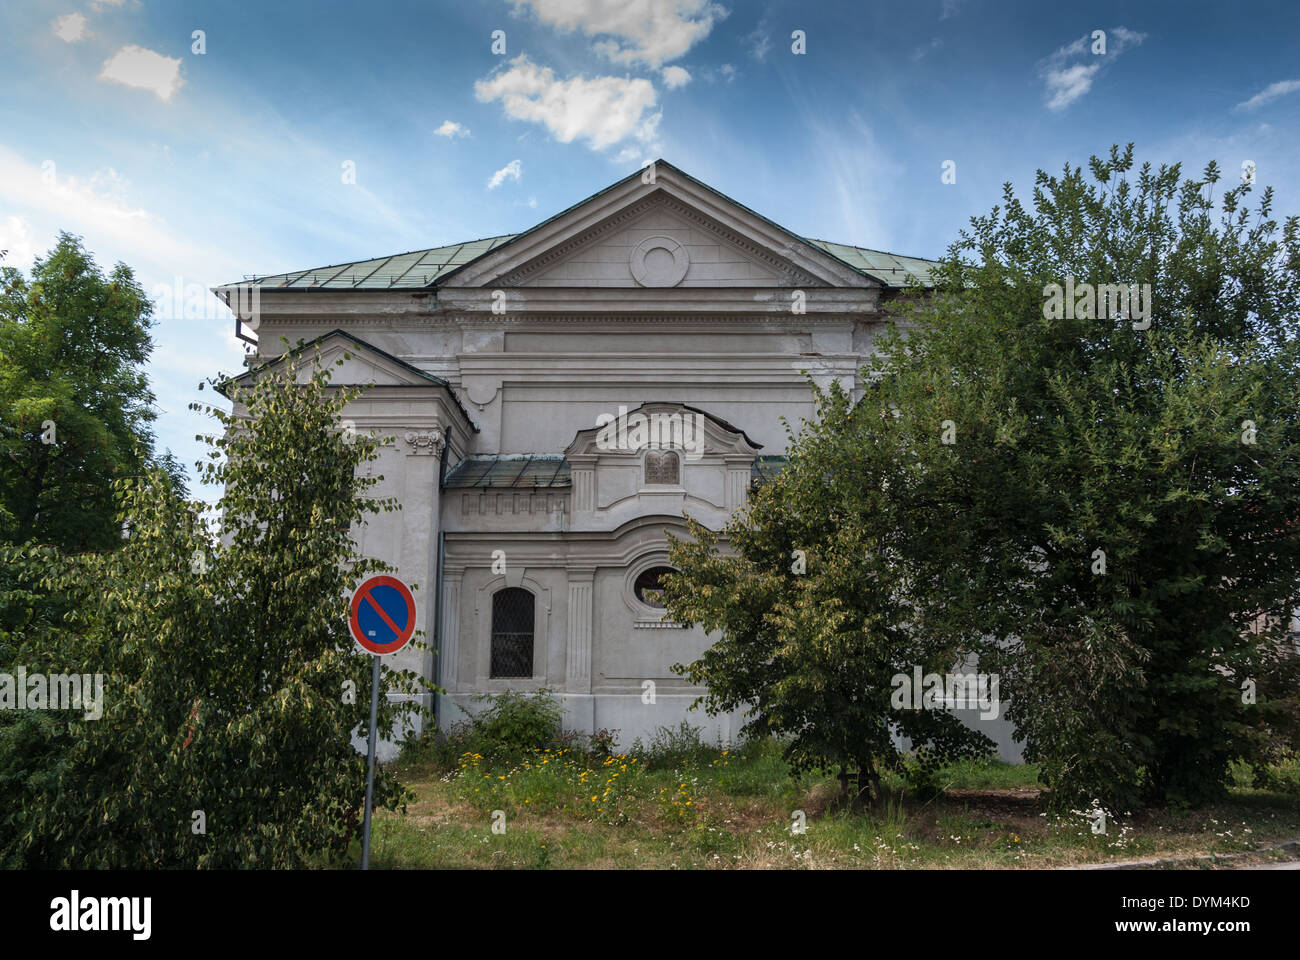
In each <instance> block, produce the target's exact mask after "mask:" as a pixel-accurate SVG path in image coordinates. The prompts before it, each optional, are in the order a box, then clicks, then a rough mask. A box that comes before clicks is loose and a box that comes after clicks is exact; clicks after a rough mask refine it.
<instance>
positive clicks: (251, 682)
mask: <svg viewBox="0 0 1300 960" xmlns="http://www.w3.org/2000/svg"><path fill="white" fill-rule="evenodd" d="M328 378H329V371H328V369H327V368H324V367H322V366H320V365H319V363H318V364H317V365H316V366H315V367H314V368H311V367H308V366H307V363H306V362H303V363H301V364H300V363H299V362H298V361H296V360H293V359H290V360H289V361H287V362H286V364H285V366H284V368H283V369H282V370H281V371H279V372H277V371H276V370H274V369H269V368H265V369H264V370H263V371H262V373H261V374H260V376H259V377H258V378H257V379H255V380H254V381H253V382H252V383H250V384H248V385H246V386H238V387H236V386H231V388H230V394H231V396H232V397H233V399H234V400H235V401H236V407H235V410H236V412H233V413H227V412H224V411H222V410H220V409H216V408H212V407H208V408H206V409H207V411H208V412H209V413H210V414H211V415H212V416H214V417H215V418H216V419H217V421H218V422H219V423H220V425H221V426H222V427H223V428H224V433H223V434H222V435H220V436H216V437H208V438H204V439H206V441H207V443H208V444H209V446H210V448H211V449H210V452H209V460H208V462H207V463H206V464H205V465H204V467H203V471H202V472H203V475H204V478H205V479H207V480H209V481H212V482H215V483H219V484H222V485H223V486H224V494H223V496H222V498H221V500H220V501H219V503H218V507H219V509H220V511H221V515H222V522H221V536H220V538H219V539H214V538H212V537H211V536H210V535H209V532H208V530H207V528H206V525H205V524H204V522H203V516H202V510H201V508H202V504H199V503H187V502H186V501H184V500H183V499H181V498H180V497H179V496H177V495H175V493H174V491H173V490H172V488H171V486H170V484H169V483H168V481H167V479H166V477H165V476H164V475H163V474H162V472H161V471H160V470H158V469H154V470H151V471H149V472H147V473H146V474H145V475H144V476H141V477H132V478H126V479H121V480H118V481H116V482H115V490H116V492H117V494H118V497H119V504H120V514H119V519H120V521H121V522H122V523H125V524H126V529H127V530H128V536H127V538H126V539H125V541H124V542H123V543H122V544H121V546H120V548H119V549H117V550H115V551H111V552H107V553H103V554H95V555H82V556H77V557H73V558H69V559H65V560H61V561H60V558H58V557H57V556H51V555H50V554H49V553H45V554H42V553H40V551H38V550H36V549H33V548H25V549H14V548H10V549H9V557H8V558H7V559H8V561H9V562H11V563H16V564H19V565H23V567H24V569H25V571H26V573H27V575H28V579H31V580H35V581H38V584H39V586H41V587H43V588H44V589H47V590H50V591H53V592H57V593H61V594H63V595H64V596H67V597H70V598H73V600H74V602H73V603H72V604H71V612H70V613H69V615H68V617H67V618H66V619H65V621H64V622H63V623H60V624H58V625H55V626H52V627H49V628H47V629H42V630H40V631H39V632H36V633H29V634H28V635H27V636H25V637H24V638H22V640H21V641H20V645H19V650H18V659H19V661H20V662H23V663H25V664H26V665H27V668H28V670H29V671H35V670H45V671H47V672H50V673H60V672H74V671H75V672H79V673H89V674H94V673H101V674H103V675H104V709H103V716H102V718H100V719H98V720H84V719H81V718H80V716H79V715H75V716H65V715H58V716H57V720H58V722H59V724H60V725H61V728H62V729H61V730H59V731H57V732H56V733H55V736H62V737H66V740H67V742H66V744H65V745H64V749H63V750H62V754H61V756H62V761H61V764H60V765H59V766H58V768H57V770H55V771H54V772H53V774H51V771H50V770H49V769H48V768H45V769H40V768H37V772H36V773H34V774H30V775H28V776H27V777H26V779H25V780H23V781H21V782H15V781H14V780H12V779H11V780H10V781H9V782H7V783H6V782H5V781H3V780H0V789H3V790H4V791H5V792H6V793H8V794H9V796H6V797H5V798H4V809H5V810H6V814H5V816H6V818H7V820H8V822H7V823H4V824H3V826H2V828H0V845H3V844H8V845H9V848H8V851H7V852H8V854H9V856H10V858H11V859H14V858H16V859H18V860H19V861H20V862H25V863H28V864H32V865H41V866H79V867H100V868H120V867H176V866H183V867H236V866H243V867H248V866H263V867H266V866H294V865H301V864H303V863H305V862H309V861H312V860H314V859H316V858H319V857H322V856H325V857H337V856H340V855H342V854H343V853H344V851H346V849H347V847H348V844H349V842H350V840H351V839H352V837H353V834H354V833H355V831H356V829H357V828H358V826H359V824H360V822H361V813H362V806H363V802H364V794H365V757H364V755H362V754H360V753H358V752H357V750H356V749H355V748H354V746H353V742H352V740H353V737H354V736H355V737H357V738H361V739H363V738H364V737H365V736H366V734H367V724H368V719H369V699H370V697H369V693H370V664H371V660H370V657H369V656H368V655H366V654H364V653H362V652H361V651H360V650H359V648H357V647H356V645H355V644H354V642H353V641H352V639H351V637H350V634H349V631H348V627H347V617H348V596H349V594H350V592H351V589H352V588H353V586H354V585H355V584H356V582H358V581H359V580H361V579H363V578H365V577H366V576H368V575H370V574H372V573H375V572H382V571H385V570H387V569H388V568H387V567H386V565H384V564H382V563H381V562H379V561H376V560H373V559H368V558H364V557H362V556H360V555H359V554H358V553H357V551H356V546H355V543H354V541H353V539H352V538H351V536H350V534H349V528H350V527H353V526H354V525H359V524H361V523H364V522H365V518H366V517H367V516H368V515H371V514H374V513H378V512H381V511H389V510H393V509H396V505H395V504H394V503H393V502H392V501H391V500H378V499H370V498H367V497H366V496H365V491H366V489H367V488H368V487H370V486H371V485H373V484H374V483H376V482H378V479H379V478H370V477H363V476H359V475H358V472H357V467H358V465H359V464H362V463H364V462H365V461H367V460H370V459H373V458H374V456H375V451H376V449H377V443H378V442H377V441H376V440H375V439H372V438H368V437H360V436H356V435H355V434H353V433H352V432H350V431H343V430H340V429H339V427H338V424H337V417H338V414H339V413H340V411H341V410H342V408H343V406H344V404H345V403H347V402H348V401H349V400H350V399H352V398H353V396H354V394H353V393H352V392H350V391H349V390H345V389H338V388H331V387H330V386H329V385H328ZM300 381H301V382H300ZM196 406H197V405H196ZM119 527H120V524H119ZM381 684H382V686H381V696H380V712H379V729H380V731H381V732H384V731H388V730H391V729H393V728H394V727H395V726H399V725H402V724H404V723H406V722H407V720H408V719H409V717H410V716H411V714H412V713H413V712H414V711H415V710H417V709H418V708H417V706H416V704H415V702H413V701H409V700H407V701H401V702H395V703H390V702H389V698H388V697H387V696H386V694H387V693H389V692H395V693H396V692H401V693H407V694H414V693H418V692H420V689H418V688H419V685H420V684H421V681H420V678H419V677H417V676H416V675H415V674H413V673H411V672H407V671H404V672H394V671H387V670H385V671H384V672H383V674H382V681H381ZM12 766H14V765H11V768H12ZM19 766H21V764H19ZM4 769H5V767H4V764H3V763H0V776H2V775H3V772H4ZM25 769H27V770H29V771H30V770H32V769H33V768H32V767H31V766H30V765H28V766H27V767H26V768H25ZM375 797H376V803H377V804H378V805H380V806H383V807H386V808H390V809H392V808H395V807H396V806H398V805H399V804H400V803H402V802H404V792H403V790H402V788H401V787H400V785H399V784H398V782H397V781H396V779H395V778H394V776H393V775H392V774H391V773H388V772H385V771H383V770H379V771H377V772H376V785H375ZM196 811H201V813H202V818H201V820H200V817H199V814H198V813H196ZM200 823H201V824H202V826H203V827H204V828H205V829H204V831H203V832H197V826H196V825H198V824H200ZM0 852H4V851H0Z"/></svg>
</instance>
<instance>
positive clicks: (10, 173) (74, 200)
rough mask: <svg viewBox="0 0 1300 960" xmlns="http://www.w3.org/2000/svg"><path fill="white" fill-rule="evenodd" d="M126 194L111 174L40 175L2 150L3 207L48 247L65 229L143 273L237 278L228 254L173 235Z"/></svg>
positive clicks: (118, 177) (0, 198)
mask: <svg viewBox="0 0 1300 960" xmlns="http://www.w3.org/2000/svg"><path fill="white" fill-rule="evenodd" d="M126 190H127V184H126V181H125V180H124V179H123V178H122V177H121V175H119V174H118V173H117V172H116V171H114V170H112V169H111V168H109V169H105V170H102V171H99V172H97V173H95V174H93V175H92V176H91V177H89V178H88V179H82V178H78V177H72V176H67V175H64V174H56V169H55V168H49V169H42V167H41V166H39V165H36V164H32V163H28V162H27V161H26V160H24V159H23V158H22V157H20V156H19V155H18V154H16V153H14V152H13V151H12V150H9V149H7V148H5V147H3V146H0V207H5V208H8V209H11V210H15V211H17V212H18V215H19V216H20V217H21V218H22V219H23V220H24V221H26V222H29V223H31V224H32V225H33V232H34V233H35V235H36V236H38V237H41V236H49V237H50V238H51V239H50V241H49V244H48V245H52V244H53V236H54V234H55V232H57V231H58V230H60V229H62V230H67V231H69V232H71V233H76V234H80V235H82V236H84V237H85V238H86V245H87V248H88V249H92V250H102V249H105V248H108V249H112V250H113V258H114V259H122V260H125V261H126V262H128V263H131V265H132V266H134V267H137V268H138V269H141V270H143V269H144V268H145V267H147V266H149V265H154V266H158V265H160V264H161V265H164V267H165V274H166V275H170V274H171V273H173V272H175V271H176V269H177V265H179V264H183V265H185V267H186V268H188V267H190V266H192V265H196V264H197V265H202V266H203V267H204V269H207V270H211V271H213V272H212V274H210V275H212V276H224V275H225V274H229V275H231V276H234V275H237V269H238V267H239V265H240V264H239V261H238V260H237V259H235V258H234V257H232V256H231V254H230V251H229V250H226V249H222V248H220V247H216V246H211V245H206V244H204V243H202V242H196V241H195V240H194V239H191V238H190V237H187V236H186V235H185V234H183V233H178V232H176V231H173V230H171V229H170V228H169V227H168V226H167V225H166V223H165V222H164V221H163V220H162V218H160V217H158V216H156V215H154V214H152V213H150V212H149V211H147V210H144V209H142V208H140V207H139V206H137V205H134V204H132V203H130V202H129V201H128V199H127V197H126ZM15 236H17V235H15ZM3 246H4V244H0V248H2V247H3ZM38 246H39V244H38ZM5 262H6V263H9V262H10V261H9V258H6V259H5ZM11 265H12V264H11Z"/></svg>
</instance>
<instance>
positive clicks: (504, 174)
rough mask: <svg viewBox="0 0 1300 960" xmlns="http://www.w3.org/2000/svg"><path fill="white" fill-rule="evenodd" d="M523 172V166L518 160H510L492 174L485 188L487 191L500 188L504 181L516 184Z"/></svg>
mask: <svg viewBox="0 0 1300 960" xmlns="http://www.w3.org/2000/svg"><path fill="white" fill-rule="evenodd" d="M523 172H524V167H523V164H521V163H520V162H519V161H518V160H511V161H510V162H509V163H507V164H506V165H505V166H504V167H502V168H501V169H500V170H498V171H497V172H496V173H494V174H492V179H491V180H489V181H488V185H487V188H488V189H489V190H495V189H496V188H497V187H499V186H501V184H503V183H505V182H506V180H514V181H515V182H516V183H518V182H519V177H520V176H521V175H522V174H523Z"/></svg>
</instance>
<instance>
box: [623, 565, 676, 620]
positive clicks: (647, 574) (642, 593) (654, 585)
mask: <svg viewBox="0 0 1300 960" xmlns="http://www.w3.org/2000/svg"><path fill="white" fill-rule="evenodd" d="M676 572H677V571H676V570H674V569H673V568H672V567H651V568H650V569H649V570H643V571H641V573H640V574H638V575H637V578H636V583H634V584H633V585H632V593H633V594H635V595H636V598H637V599H638V600H640V601H641V602H642V603H644V604H645V605H646V606H647V607H654V608H655V609H656V610H663V609H664V601H663V592H664V590H663V587H661V586H660V585H659V578H660V577H662V576H663V575H664V574H667V573H676Z"/></svg>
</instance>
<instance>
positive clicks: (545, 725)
mask: <svg viewBox="0 0 1300 960" xmlns="http://www.w3.org/2000/svg"><path fill="white" fill-rule="evenodd" d="M473 699H474V702H475V703H486V704H487V706H486V707H485V708H483V709H482V710H480V711H479V712H477V713H475V714H474V715H473V717H472V718H471V720H470V742H471V744H473V745H475V746H477V747H478V750H477V752H479V753H482V754H483V755H484V756H488V757H492V758H494V759H497V758H504V757H517V756H522V755H523V754H525V753H529V752H532V751H534V750H544V749H546V748H547V747H550V746H552V745H554V744H555V742H556V740H557V738H558V737H559V735H560V718H561V710H560V702H559V701H558V700H557V699H556V698H555V696H554V695H553V694H552V692H551V691H550V690H548V689H546V688H542V689H541V690H538V691H537V692H536V693H533V694H526V693H516V692H515V691H513V690H507V691H505V692H504V693H498V694H487V693H482V694H479V695H477V696H476V697H474V698H473Z"/></svg>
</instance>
